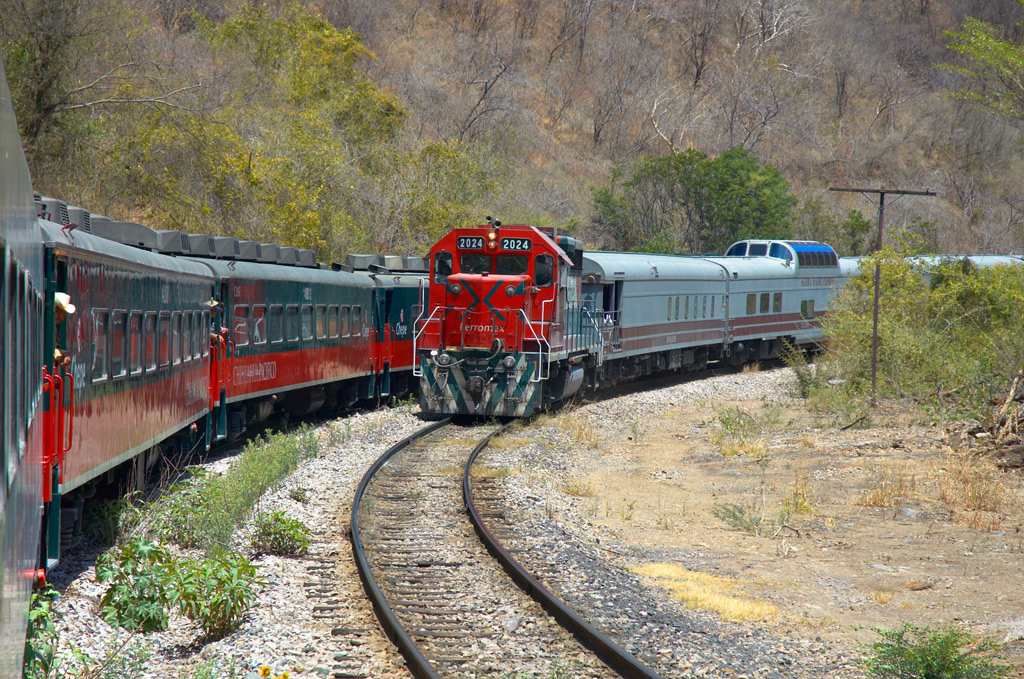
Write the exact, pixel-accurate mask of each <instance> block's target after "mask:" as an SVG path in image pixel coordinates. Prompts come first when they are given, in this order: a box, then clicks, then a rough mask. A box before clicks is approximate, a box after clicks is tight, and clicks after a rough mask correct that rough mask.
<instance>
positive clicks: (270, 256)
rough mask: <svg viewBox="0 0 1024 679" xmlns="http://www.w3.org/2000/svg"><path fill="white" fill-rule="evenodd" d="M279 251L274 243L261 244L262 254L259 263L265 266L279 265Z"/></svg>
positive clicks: (258, 259)
mask: <svg viewBox="0 0 1024 679" xmlns="http://www.w3.org/2000/svg"><path fill="white" fill-rule="evenodd" d="M277 250H278V247H277V246H276V245H274V244H272V243H260V254H259V257H258V258H257V261H260V262H263V263H265V264H277V263H278V257H277Z"/></svg>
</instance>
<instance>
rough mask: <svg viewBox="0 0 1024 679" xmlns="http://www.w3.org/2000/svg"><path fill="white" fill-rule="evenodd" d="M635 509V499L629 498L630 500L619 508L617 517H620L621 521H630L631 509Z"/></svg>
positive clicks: (631, 516) (631, 517)
mask: <svg viewBox="0 0 1024 679" xmlns="http://www.w3.org/2000/svg"><path fill="white" fill-rule="evenodd" d="M635 509H636V500H631V501H630V502H627V503H626V504H625V505H623V506H622V508H621V509H620V510H619V518H620V519H622V520H623V521H632V520H633V511H634V510H635Z"/></svg>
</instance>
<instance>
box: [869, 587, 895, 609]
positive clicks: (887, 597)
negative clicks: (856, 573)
mask: <svg viewBox="0 0 1024 679" xmlns="http://www.w3.org/2000/svg"><path fill="white" fill-rule="evenodd" d="M871 598H872V599H874V600H875V602H876V603H879V604H882V605H883V606H884V605H886V604H887V603H889V602H890V601H892V592H883V591H881V590H875V591H873V592H871Z"/></svg>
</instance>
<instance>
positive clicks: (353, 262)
mask: <svg viewBox="0 0 1024 679" xmlns="http://www.w3.org/2000/svg"><path fill="white" fill-rule="evenodd" d="M376 259H377V255H346V256H345V265H346V266H350V267H352V268H353V269H355V270H356V271H366V270H367V269H369V268H370V265H371V264H373V263H374V262H375V260H376Z"/></svg>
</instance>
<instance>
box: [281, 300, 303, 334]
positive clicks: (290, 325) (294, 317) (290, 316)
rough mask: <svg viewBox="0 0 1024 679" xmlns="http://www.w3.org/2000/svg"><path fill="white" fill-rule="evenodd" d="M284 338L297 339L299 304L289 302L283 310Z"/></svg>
mask: <svg viewBox="0 0 1024 679" xmlns="http://www.w3.org/2000/svg"><path fill="white" fill-rule="evenodd" d="M284 338H285V339H286V340H288V341H289V342H294V341H296V340H297V339H299V305H298V304H289V305H288V306H287V307H285V311H284Z"/></svg>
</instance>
